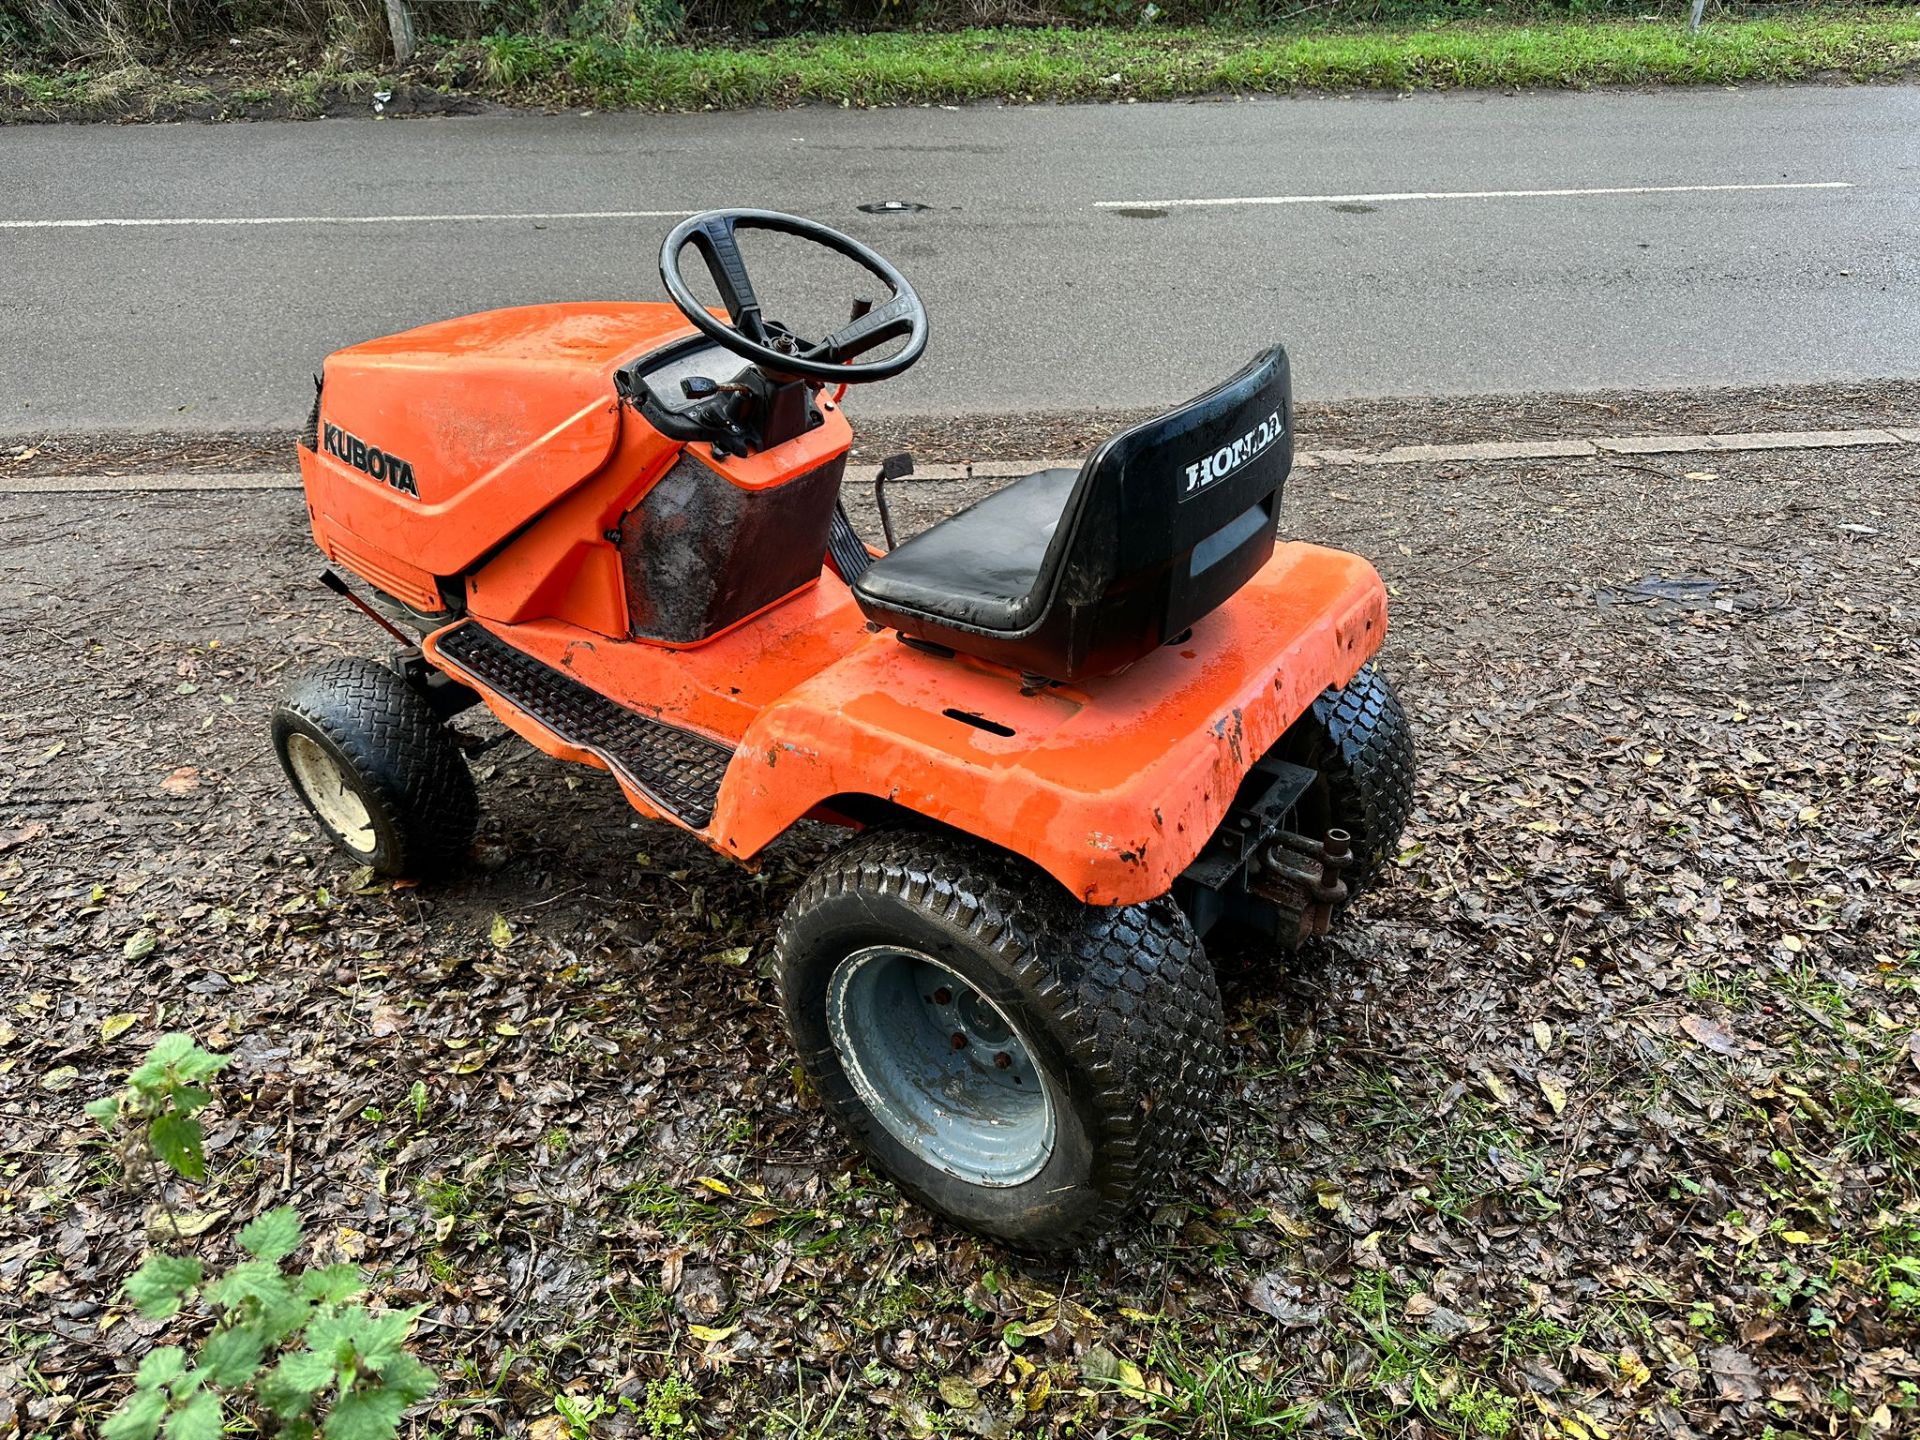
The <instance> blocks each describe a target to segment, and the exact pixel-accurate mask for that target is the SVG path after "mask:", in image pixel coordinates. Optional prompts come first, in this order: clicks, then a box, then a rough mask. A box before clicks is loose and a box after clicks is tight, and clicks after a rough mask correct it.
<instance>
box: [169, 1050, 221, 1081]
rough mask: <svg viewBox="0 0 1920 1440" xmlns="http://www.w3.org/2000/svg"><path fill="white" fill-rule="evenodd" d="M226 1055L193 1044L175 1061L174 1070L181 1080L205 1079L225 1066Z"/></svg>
mask: <svg viewBox="0 0 1920 1440" xmlns="http://www.w3.org/2000/svg"><path fill="white" fill-rule="evenodd" d="M227 1060H228V1057H227V1056H225V1055H215V1054H214V1053H213V1052H212V1051H209V1050H202V1049H201V1048H200V1047H199V1046H197V1045H196V1046H194V1047H193V1048H191V1049H190V1050H188V1051H187V1053H186V1054H185V1055H183V1056H181V1057H180V1059H179V1060H178V1061H177V1062H176V1063H175V1065H174V1067H173V1068H174V1070H175V1071H176V1072H178V1074H179V1076H180V1078H181V1079H183V1080H205V1079H207V1078H208V1077H210V1076H213V1075H217V1074H219V1073H220V1072H221V1071H222V1070H224V1069H226V1068H227Z"/></svg>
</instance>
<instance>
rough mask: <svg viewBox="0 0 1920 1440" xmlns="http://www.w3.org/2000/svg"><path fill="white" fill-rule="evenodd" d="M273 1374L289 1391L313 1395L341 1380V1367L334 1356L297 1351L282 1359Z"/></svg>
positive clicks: (314, 1351)
mask: <svg viewBox="0 0 1920 1440" xmlns="http://www.w3.org/2000/svg"><path fill="white" fill-rule="evenodd" d="M273 1373H274V1376H275V1378H276V1379H277V1380H278V1381H279V1383H280V1384H282V1385H285V1386H286V1387H287V1388H288V1389H289V1390H298V1391H299V1392H300V1393H301V1394H303V1395H312V1394H315V1393H317V1392H318V1391H321V1390H324V1389H326V1388H327V1386H329V1385H331V1384H332V1383H333V1382H334V1381H335V1380H336V1379H337V1378H339V1374H340V1367H339V1366H338V1365H337V1364H336V1363H335V1362H334V1358H333V1356H331V1355H322V1354H321V1353H320V1352H319V1351H318V1350H295V1351H293V1352H291V1353H290V1354H287V1355H283V1356H281V1357H280V1363H279V1364H278V1365H276V1366H275V1367H274V1372H273Z"/></svg>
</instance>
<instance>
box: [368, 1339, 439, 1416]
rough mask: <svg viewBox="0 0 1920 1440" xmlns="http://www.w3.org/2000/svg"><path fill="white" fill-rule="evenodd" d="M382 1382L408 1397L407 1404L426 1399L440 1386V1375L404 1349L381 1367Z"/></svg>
mask: <svg viewBox="0 0 1920 1440" xmlns="http://www.w3.org/2000/svg"><path fill="white" fill-rule="evenodd" d="M380 1383H381V1385H382V1386H383V1387H385V1388H386V1389H388V1390H392V1391H394V1392H396V1393H397V1394H400V1395H403V1396H405V1397H406V1402H407V1404H409V1405H411V1404H413V1402H414V1401H416V1400H424V1399H426V1398H427V1396H429V1395H431V1394H432V1393H433V1392H434V1391H435V1390H436V1389H438V1388H439V1386H440V1377H439V1376H438V1375H436V1374H434V1373H433V1371H431V1370H429V1369H428V1368H427V1367H426V1366H425V1365H422V1364H421V1363H420V1362H419V1361H418V1360H416V1359H414V1358H413V1356H411V1355H409V1354H407V1353H406V1352H405V1351H404V1350H403V1351H401V1352H400V1354H398V1355H396V1356H394V1357H393V1359H391V1360H389V1361H388V1362H387V1363H386V1364H385V1365H382V1366H381V1367H380Z"/></svg>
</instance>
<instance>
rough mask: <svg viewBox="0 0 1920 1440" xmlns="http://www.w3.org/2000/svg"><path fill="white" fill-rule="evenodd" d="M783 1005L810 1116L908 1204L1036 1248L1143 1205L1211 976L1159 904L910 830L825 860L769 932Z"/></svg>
mask: <svg viewBox="0 0 1920 1440" xmlns="http://www.w3.org/2000/svg"><path fill="white" fill-rule="evenodd" d="M778 968H779V976H780V990H781V999H782V1002H783V1004H784V1006H785V1008H786V1014H787V1023H788V1025H789V1027H790V1029H791V1031H792V1033H793V1038H794V1043H795V1045H796V1047H797V1048H798V1050H799V1052H800V1061H801V1064H802V1066H803V1067H804V1069H805V1071H806V1073H807V1076H808V1078H809V1079H810V1080H811V1081H812V1083H813V1085H814V1087H815V1089H816V1090H817V1091H818V1092H819V1094H820V1096H821V1099H822V1101H823V1103H824V1104H825V1107H826V1109H827V1111H828V1112H829V1113H830V1114H831V1115H832V1116H833V1118H834V1119H835V1120H836V1121H838V1122H839V1123H840V1124H841V1126H843V1127H844V1128H845V1129H846V1130H847V1132H848V1133H849V1134H850V1135H851V1136H852V1138H853V1140H854V1141H855V1143H856V1144H857V1145H858V1146H859V1147H860V1148H861V1149H862V1150H863V1151H864V1152H865V1153H866V1154H867V1156H868V1157H869V1158H870V1159H871V1160H872V1161H873V1162H874V1163H875V1164H876V1165H878V1166H879V1167H880V1168H881V1169H882V1170H884V1171H885V1172H886V1173H888V1174H889V1175H891V1176H892V1177H893V1178H894V1179H895V1180H896V1181H897V1182H898V1184H899V1185H900V1188H901V1189H902V1190H903V1191H905V1192H906V1193H907V1194H908V1195H911V1196H912V1197H913V1198H914V1199H916V1200H918V1201H920V1202H921V1203H922V1204H924V1205H926V1206H927V1207H928V1208H929V1209H932V1210H935V1211H937V1212H939V1213H941V1214H943V1215H945V1216H947V1217H949V1218H950V1219H952V1220H954V1221H956V1222H957V1223H959V1224H961V1225H964V1226H966V1227H968V1228H970V1229H973V1230H978V1231H981V1232H983V1233H985V1234H988V1235H992V1236H995V1237H996V1238H999V1239H1002V1240H1006V1241H1008V1242H1010V1243H1013V1244H1016V1245H1020V1246H1024V1247H1027V1248H1030V1249H1038V1250H1069V1249H1073V1248H1076V1247H1078V1246H1080V1245H1083V1244H1085V1243H1086V1242H1088V1241H1090V1240H1092V1239H1094V1238H1095V1237H1097V1236H1098V1235H1099V1234H1101V1233H1102V1232H1103V1231H1104V1230H1105V1229H1106V1228H1107V1227H1108V1226H1110V1225H1111V1224H1113V1223H1114V1222H1115V1221H1116V1220H1117V1219H1119V1218H1120V1217H1121V1216H1122V1215H1124V1214H1125V1213H1126V1212H1127V1211H1128V1210H1130V1209H1131V1208H1133V1207H1134V1206H1135V1205H1136V1204H1137V1203H1139V1202H1140V1201H1141V1200H1143V1199H1144V1198H1145V1197H1146V1196H1147V1194H1148V1193H1149V1192H1150V1191H1151V1189H1152V1187H1153V1185H1154V1184H1155V1182H1156V1181H1157V1180H1158V1179H1159V1177H1160V1176H1161V1174H1162V1173H1163V1172H1164V1171H1165V1169H1166V1167H1167V1166H1168V1165H1169V1164H1170V1163H1171V1162H1172V1161H1173V1160H1174V1159H1175V1158H1176V1157H1177V1156H1178V1155H1179V1154H1180V1152H1181V1151H1182V1150H1183V1149H1184V1148H1185V1146H1186V1145H1187V1143H1188V1142H1189V1140H1190V1139H1191V1137H1192V1135H1193V1133H1194V1131H1195V1129H1196V1128H1197V1125H1198V1121H1199V1117H1200V1114H1201V1112H1202V1110H1203V1108H1204V1107H1205V1105H1206V1104H1207V1102H1208V1101H1209V1099H1210V1098H1211V1096H1212V1095H1213V1093H1214V1091H1215V1089H1216V1088H1217V1087H1218V1084H1219V1080H1220V1074H1221V1071H1222V1069H1223V1066H1224V1041H1223V1023H1222V1018H1221V1009H1220V996H1219V991H1218V989H1217V987H1216V985H1215V983H1214V977H1213V969H1212V967H1211V966H1210V965H1209V964H1208V963H1207V959H1206V956H1205V954H1204V953H1203V952H1202V951H1201V948H1200V944H1199V941H1198V940H1196V939H1195V938H1194V935H1193V931H1192V930H1191V929H1190V928H1189V926H1188V924H1187V921H1186V918H1185V917H1184V916H1183V915H1181V913H1180V912H1179V910H1178V909H1177V908H1176V907H1175V906H1174V905H1173V904H1172V902H1171V901H1169V900H1165V899H1162V900H1156V901H1153V902H1151V903H1149V904H1145V905H1128V906H1120V907H1115V908H1111V909H1109V908H1102V907H1098V906H1089V905H1082V904H1080V903H1078V902H1077V901H1075V900H1074V899H1073V897H1072V896H1070V895H1069V894H1067V892H1066V891H1064V890H1062V889H1061V888H1060V886H1059V885H1058V883H1057V882H1055V881H1054V880H1053V879H1052V878H1051V877H1049V876H1047V875H1045V874H1043V873H1041V872H1040V871H1038V870H1036V869H1034V868H1033V867H1031V866H1029V865H1027V864H1026V863H1025V862H1023V861H1020V860H1017V859H1015V858H1014V857H1012V856H1009V855H1006V854H1004V853H1002V852H999V851H996V850H994V849H992V848H991V847H988V846H986V845H983V844H981V843H979V842H977V841H973V840H969V839H966V838H964V837H959V836H953V835H949V834H945V833H938V832H930V831H924V830H893V831H886V832H878V833H874V834H870V835H867V836H863V837H862V838H860V839H858V840H855V841H854V842H853V843H852V844H850V845H848V846H847V847H846V848H845V849H843V850H841V851H839V852H838V853H837V854H835V855H833V856H831V857H830V858H829V859H828V860H827V862H826V863H825V864H824V865H823V866H822V867H821V868H820V869H819V870H818V871H817V872H816V873H815V874H814V876H813V877H812V879H811V880H809V881H808V883H807V884H806V886H805V887H803V888H802V890H801V891H800V893H799V894H798V895H796V896H795V897H794V900H793V903H792V904H791V905H790V906H789V907H788V909H787V913H786V916H785V918H784V920H783V921H782V923H781V927H780V939H779V953H778Z"/></svg>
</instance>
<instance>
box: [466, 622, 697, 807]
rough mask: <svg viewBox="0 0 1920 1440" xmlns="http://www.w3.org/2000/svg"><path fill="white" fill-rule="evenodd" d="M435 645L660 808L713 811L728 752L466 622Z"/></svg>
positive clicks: (467, 670)
mask: <svg viewBox="0 0 1920 1440" xmlns="http://www.w3.org/2000/svg"><path fill="white" fill-rule="evenodd" d="M435 648H436V649H438V650H439V652H440V654H441V655H442V656H444V657H445V658H446V659H448V660H450V661H452V662H453V664H454V665H456V666H457V667H458V668H459V669H461V670H464V671H466V673H467V674H469V675H471V676H472V677H473V678H474V679H475V680H477V681H479V682H480V683H481V684H482V685H484V686H485V687H486V688H487V689H489V690H491V691H493V692H494V693H495V694H496V695H498V696H500V697H501V698H502V699H504V700H509V701H511V702H512V703H513V704H514V705H515V706H517V707H518V708H520V709H521V710H524V711H526V713H527V714H529V715H531V716H533V717H534V718H535V719H536V720H538V721H539V722H540V723H541V724H542V725H545V726H546V727H547V728H548V729H549V730H551V731H553V733H554V734H556V735H558V736H559V737H560V738H561V739H562V740H564V741H566V742H567V743H568V744H569V745H576V746H578V747H579V748H580V749H582V750H588V751H591V752H592V753H593V754H595V755H598V756H599V757H600V758H601V759H602V760H604V761H606V762H607V764H608V765H610V766H612V767H613V768H614V769H615V770H616V771H617V772H619V774H620V776H621V778H622V779H624V780H626V781H628V782H629V783H630V784H632V785H633V786H635V787H636V788H637V789H639V790H642V791H644V792H645V793H646V795H647V797H648V798H649V799H651V800H653V801H654V802H655V803H657V804H658V805H659V806H660V808H661V809H663V810H665V811H667V812H668V813H669V814H672V815H674V816H677V817H678V818H679V819H680V820H681V821H683V822H684V823H685V824H688V825H691V826H692V827H693V828H694V829H696V830H699V829H702V828H704V827H705V825H706V824H707V822H708V821H709V820H711V819H712V818H713V807H714V805H715V803H716V802H717V801H718V800H719V798H720V782H721V780H722V779H724V778H725V776H726V773H727V766H728V765H729V764H730V763H732V761H733V751H732V750H730V749H728V748H727V747H726V746H724V745H721V744H719V743H718V742H716V741H713V740H709V739H707V737H706V736H704V735H695V734H694V733H692V732H691V731H688V730H681V729H679V728H678V727H676V726H673V725H668V724H665V723H663V722H661V721H659V720H653V719H650V718H648V717H647V716H645V715H641V714H639V713H637V712H635V711H632V710H629V709H627V707H626V706H624V705H620V704H616V703H615V702H614V701H612V700H609V699H608V698H607V697H606V696H604V695H602V694H600V693H599V692H598V691H595V690H591V689H589V688H588V687H587V686H585V685H582V684H581V683H580V682H579V681H578V680H575V679H574V678H573V677H572V676H571V675H565V674H562V673H561V672H560V671H558V670H556V669H554V668H553V667H552V666H551V665H548V664H547V663H545V662H544V661H541V660H536V659H534V657H533V656H531V655H529V654H527V653H526V651H524V650H517V649H515V648H514V647H513V646H511V645H509V644H507V643H506V641H504V640H502V639H501V638H500V637H499V636H497V635H495V634H494V633H493V632H492V631H490V630H486V629H484V628H482V627H481V626H479V625H476V624H474V623H473V622H472V621H468V622H467V623H466V624H464V625H461V626H459V627H458V628H457V629H453V630H449V631H448V632H447V633H446V634H444V635H442V636H441V637H440V638H439V640H438V641H437V642H436V645H435Z"/></svg>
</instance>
